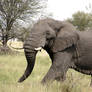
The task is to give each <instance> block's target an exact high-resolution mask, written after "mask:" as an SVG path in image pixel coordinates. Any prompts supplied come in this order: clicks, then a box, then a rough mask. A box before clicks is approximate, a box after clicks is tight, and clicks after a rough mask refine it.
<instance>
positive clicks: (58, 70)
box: [42, 52, 72, 84]
mask: <svg viewBox="0 0 92 92" xmlns="http://www.w3.org/2000/svg"><path fill="white" fill-rule="evenodd" d="M71 58H72V55H71V54H70V53H67V52H59V53H56V54H55V55H54V59H53V60H54V61H53V64H52V65H51V67H50V69H49V71H48V73H47V74H46V76H45V77H44V78H43V80H42V83H43V84H45V83H47V82H53V81H54V80H56V79H57V78H59V80H60V81H61V80H63V79H64V77H65V74H66V72H67V70H68V68H69V67H70V64H71Z"/></svg>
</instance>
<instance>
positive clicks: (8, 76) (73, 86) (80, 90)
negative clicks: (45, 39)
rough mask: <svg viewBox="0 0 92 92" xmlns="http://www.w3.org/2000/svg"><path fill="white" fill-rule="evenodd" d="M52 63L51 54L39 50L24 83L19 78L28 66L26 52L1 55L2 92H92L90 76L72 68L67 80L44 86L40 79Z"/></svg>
mask: <svg viewBox="0 0 92 92" xmlns="http://www.w3.org/2000/svg"><path fill="white" fill-rule="evenodd" d="M16 44H18V43H16ZM19 44H20V43H19ZM15 46H16V45H15ZM50 65H51V61H50V59H49V56H48V55H47V54H46V53H45V52H44V51H42V52H39V53H38V55H37V58H36V64H35V68H34V70H33V72H32V74H31V76H30V77H29V78H28V79H27V80H25V81H24V82H23V83H18V82H17V81H18V79H19V78H20V77H21V75H22V74H23V73H24V70H25V68H26V60H25V57H24V54H17V55H15V54H14V55H1V56H0V92H92V88H91V87H90V86H89V85H90V76H87V75H83V74H81V73H78V72H76V71H74V70H71V69H70V70H69V71H68V72H67V79H66V81H65V82H63V83H58V82H56V81H55V82H54V83H53V84H51V85H48V86H42V85H41V84H40V81H41V80H42V78H43V77H44V75H45V74H46V73H47V71H48V69H49V67H50Z"/></svg>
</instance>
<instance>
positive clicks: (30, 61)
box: [18, 51, 36, 82]
mask: <svg viewBox="0 0 92 92" xmlns="http://www.w3.org/2000/svg"><path fill="white" fill-rule="evenodd" d="M25 56H26V60H27V68H26V70H25V73H24V74H23V76H22V77H21V78H20V79H19V81H18V82H23V81H24V80H25V79H26V78H27V77H28V76H29V75H30V74H31V72H32V70H33V68H34V64H35V57H36V51H35V52H28V51H25Z"/></svg>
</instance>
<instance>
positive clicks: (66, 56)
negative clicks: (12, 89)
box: [19, 19, 92, 84]
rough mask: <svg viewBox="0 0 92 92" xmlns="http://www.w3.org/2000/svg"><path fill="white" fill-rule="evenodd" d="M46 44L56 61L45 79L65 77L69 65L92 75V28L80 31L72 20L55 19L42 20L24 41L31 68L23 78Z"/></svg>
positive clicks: (52, 79) (45, 81) (25, 76)
mask: <svg viewBox="0 0 92 92" xmlns="http://www.w3.org/2000/svg"><path fill="white" fill-rule="evenodd" d="M38 47H42V48H43V49H44V50H46V51H47V53H48V54H49V56H50V58H51V60H52V65H51V67H50V69H49V71H48V72H47V74H46V75H45V77H44V78H43V80H42V83H43V84H45V83H48V82H49V81H50V82H52V81H54V80H57V81H63V80H64V79H65V75H66V72H67V70H68V69H69V68H73V69H75V70H77V71H79V72H81V73H84V74H88V75H92V32H88V31H85V32H79V31H76V29H75V28H74V26H73V25H72V24H70V23H68V22H64V21H57V20H54V19H44V20H40V21H38V22H37V23H36V24H35V25H34V27H33V28H32V30H31V33H30V35H29V36H28V38H27V39H26V41H25V43H24V51H25V56H26V59H27V63H28V64H27V68H26V71H25V73H24V75H23V76H22V77H21V78H20V80H19V82H22V81H24V80H25V79H26V78H27V77H28V76H29V75H30V74H31V72H32V70H33V68H34V64H35V58H36V54H37V52H38V51H36V50H35V48H38Z"/></svg>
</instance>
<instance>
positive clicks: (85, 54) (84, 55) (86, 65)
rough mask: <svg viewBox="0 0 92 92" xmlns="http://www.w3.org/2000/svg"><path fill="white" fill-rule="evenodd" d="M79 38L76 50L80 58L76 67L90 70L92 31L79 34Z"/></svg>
mask: <svg viewBox="0 0 92 92" xmlns="http://www.w3.org/2000/svg"><path fill="white" fill-rule="evenodd" d="M79 37H80V40H79V42H78V44H77V48H78V53H79V55H80V57H79V61H78V62H77V66H79V67H81V68H83V69H88V70H89V69H92V31H91V32H88V31H85V32H79Z"/></svg>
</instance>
